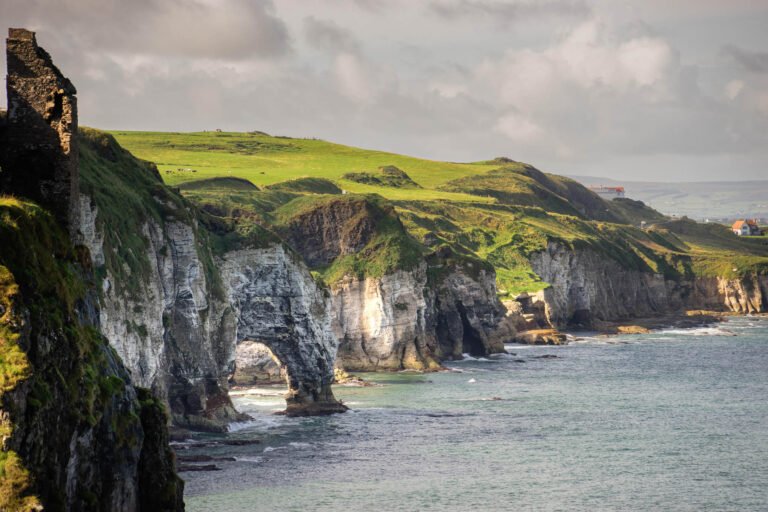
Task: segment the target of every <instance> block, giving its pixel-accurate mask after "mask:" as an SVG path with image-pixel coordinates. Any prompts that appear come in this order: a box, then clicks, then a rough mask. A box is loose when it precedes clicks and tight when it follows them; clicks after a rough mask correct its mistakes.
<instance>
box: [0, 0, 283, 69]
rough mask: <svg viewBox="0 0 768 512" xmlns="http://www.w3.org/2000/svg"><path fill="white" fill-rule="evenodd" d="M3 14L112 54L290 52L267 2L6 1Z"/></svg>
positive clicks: (271, 54) (270, 54)
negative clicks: (216, 3) (214, 3)
mask: <svg viewBox="0 0 768 512" xmlns="http://www.w3.org/2000/svg"><path fill="white" fill-rule="evenodd" d="M0 19H3V20H4V21H6V22H7V23H9V24H14V25H24V26H27V27H29V28H33V29H37V30H39V31H42V32H51V33H55V34H56V37H58V38H60V39H62V40H63V39H65V38H66V40H67V41H68V43H69V44H70V45H71V44H72V43H79V45H80V46H82V47H83V48H84V49H88V50H106V51H111V52H114V53H124V54H137V53H138V54H145V55H161V56H178V57H193V58H216V59H228V60H241V59H247V58H254V57H256V58H272V57H279V56H282V55H285V54H286V53H288V52H289V51H290V37H289V34H288V30H287V28H286V26H285V24H284V23H283V22H282V21H281V20H280V19H279V18H277V17H276V16H275V13H274V8H273V5H272V2H271V1H269V0H224V1H223V2H220V3H219V4H218V5H212V4H210V3H206V2H202V1H198V0H131V1H124V0H60V1H56V2H50V1H46V0H4V1H3V3H2V6H0Z"/></svg>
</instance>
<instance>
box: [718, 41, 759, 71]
mask: <svg viewBox="0 0 768 512" xmlns="http://www.w3.org/2000/svg"><path fill="white" fill-rule="evenodd" d="M723 52H725V53H726V54H727V55H729V56H731V57H732V58H733V59H734V60H735V61H736V62H738V63H739V64H740V65H741V66H743V67H744V68H745V69H747V70H748V71H753V72H755V73H766V72H768V53H765V52H753V51H750V50H745V49H743V48H739V47H738V46H734V45H727V46H725V47H723Z"/></svg>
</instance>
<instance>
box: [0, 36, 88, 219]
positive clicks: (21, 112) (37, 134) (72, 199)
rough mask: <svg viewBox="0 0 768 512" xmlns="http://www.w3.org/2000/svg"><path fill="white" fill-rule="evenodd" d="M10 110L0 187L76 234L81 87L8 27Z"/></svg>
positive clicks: (2, 125) (2, 123) (0, 155)
mask: <svg viewBox="0 0 768 512" xmlns="http://www.w3.org/2000/svg"><path fill="white" fill-rule="evenodd" d="M6 53H7V59H8V76H7V78H6V80H7V91H8V110H7V112H5V115H4V116H3V115H0V192H2V193H6V194H12V195H15V196H19V197H24V198H28V199H32V200H34V201H36V202H37V203H39V204H40V205H42V206H44V207H46V208H48V209H49V210H50V211H51V212H52V213H53V214H54V216H55V217H56V218H57V219H58V220H59V222H61V223H62V225H64V226H66V227H68V228H69V229H70V231H71V232H73V233H74V231H75V229H76V226H77V219H78V211H77V208H78V200H77V198H78V146H77V98H76V96H75V94H76V93H77V91H76V90H75V87H74V86H73V85H72V83H71V82H70V81H69V79H67V78H66V77H65V76H64V75H62V74H61V72H60V71H59V70H58V68H57V67H56V66H55V65H54V64H53V62H52V60H51V56H50V55H48V52H46V51H45V50H43V49H42V48H40V47H39V46H37V40H36V38H35V33H34V32H31V31H29V30H25V29H21V28H11V29H8V39H7V40H6Z"/></svg>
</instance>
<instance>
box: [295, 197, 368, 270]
mask: <svg viewBox="0 0 768 512" xmlns="http://www.w3.org/2000/svg"><path fill="white" fill-rule="evenodd" d="M371 208H373V207H372V205H371V204H370V203H369V202H368V201H366V200H365V199H358V200H346V199H343V198H340V199H338V200H336V201H332V202H330V203H329V204H326V205H322V206H320V207H318V208H314V209H312V210H310V211H309V212H307V213H305V214H303V215H299V216H297V217H296V218H295V219H292V220H291V222H290V224H289V225H288V226H286V227H285V229H283V230H282V233H283V235H284V236H285V239H286V241H287V242H288V243H289V244H290V246H291V247H293V248H295V249H296V250H298V251H299V252H300V253H301V255H302V256H303V257H304V261H306V263H307V265H309V266H310V267H318V266H324V265H328V264H330V263H331V262H332V261H333V260H334V259H336V258H338V257H339V256H345V255H347V254H353V253H355V252H357V251H359V250H360V249H362V248H363V247H365V244H367V243H368V241H369V240H370V238H371V236H372V235H373V233H374V231H375V229H376V220H375V216H374V215H372V214H371V212H370V211H369V210H370V209H371Z"/></svg>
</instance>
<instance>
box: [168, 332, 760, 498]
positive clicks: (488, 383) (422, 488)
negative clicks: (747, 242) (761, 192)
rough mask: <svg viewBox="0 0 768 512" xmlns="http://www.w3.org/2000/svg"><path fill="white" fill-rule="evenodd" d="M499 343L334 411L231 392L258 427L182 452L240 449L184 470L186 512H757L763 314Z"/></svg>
mask: <svg viewBox="0 0 768 512" xmlns="http://www.w3.org/2000/svg"><path fill="white" fill-rule="evenodd" d="M507 348H508V350H509V351H510V352H514V353H515V354H516V355H509V356H500V357H490V358H488V359H476V360H474V359H470V360H466V361H461V362H456V363H453V364H451V365H450V367H451V368H452V369H453V370H454V371H452V372H441V373H434V374H417V373H396V374H363V375H362V376H363V377H365V378H366V379H368V380H370V381H372V382H374V383H376V384H378V385H377V386H375V387H337V388H336V389H335V393H336V395H337V396H338V397H339V398H341V399H343V400H344V402H345V403H347V404H348V405H349V406H350V407H351V408H352V410H351V411H350V412H348V413H346V414H341V415H334V416H330V417H324V418H285V417H280V416H274V415H272V414H271V412H272V411H275V410H279V409H281V408H282V407H283V402H282V400H281V398H280V396H279V390H271V391H266V393H270V392H271V393H272V396H254V395H242V396H239V397H237V398H236V402H237V405H238V406H239V407H240V408H241V409H242V410H245V411H246V412H249V413H250V414H251V415H253V416H254V421H252V422H248V423H244V424H240V425H237V426H236V428H235V429H234V431H233V432H231V433H230V434H227V435H226V436H211V435H206V436H202V435H201V436H197V437H195V439H194V440H193V441H194V442H197V443H199V442H201V441H205V442H209V443H213V444H211V445H209V446H205V447H189V446H179V448H180V450H179V453H180V454H182V455H195V454H207V455H212V456H215V457H234V458H235V459H236V460H235V461H219V462H215V464H217V465H218V466H219V467H220V468H221V470H220V471H212V472H187V473H184V474H183V476H184V478H185V480H186V482H187V484H186V493H185V494H186V501H187V510H188V511H191V512H202V511H232V510H238V511H251V510H253V511H261V510H264V511H273V510H285V511H331V510H333V511H339V510H361V511H380V510H381V511H422V510H434V511H446V510H448V511H474V510H480V511H493V510H536V511H550V510H551V511H556V510H564V511H572V510H589V511H597V510H622V511H623V510H632V511H645V510H648V511H678V510H691V511H699V510H707V511H714V510H733V511H765V510H768V319H757V318H734V319H731V320H730V321H728V322H726V323H723V324H721V325H719V326H717V327H712V328H702V329H691V330H668V331H661V332H656V333H652V334H648V335H635V336H616V337H599V336H595V337H585V338H583V339H579V340H576V341H574V342H573V343H571V344H570V345H568V346H563V347H528V346H508V347H507ZM543 356H547V357H543ZM551 356H555V357H551ZM262 391H263V390H262ZM275 393H277V394H275ZM222 439H243V440H253V439H259V440H261V441H262V442H261V443H260V444H249V445H243V446H230V445H224V444H219V442H220V441H221V440H222ZM184 448H186V449H184Z"/></svg>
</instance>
